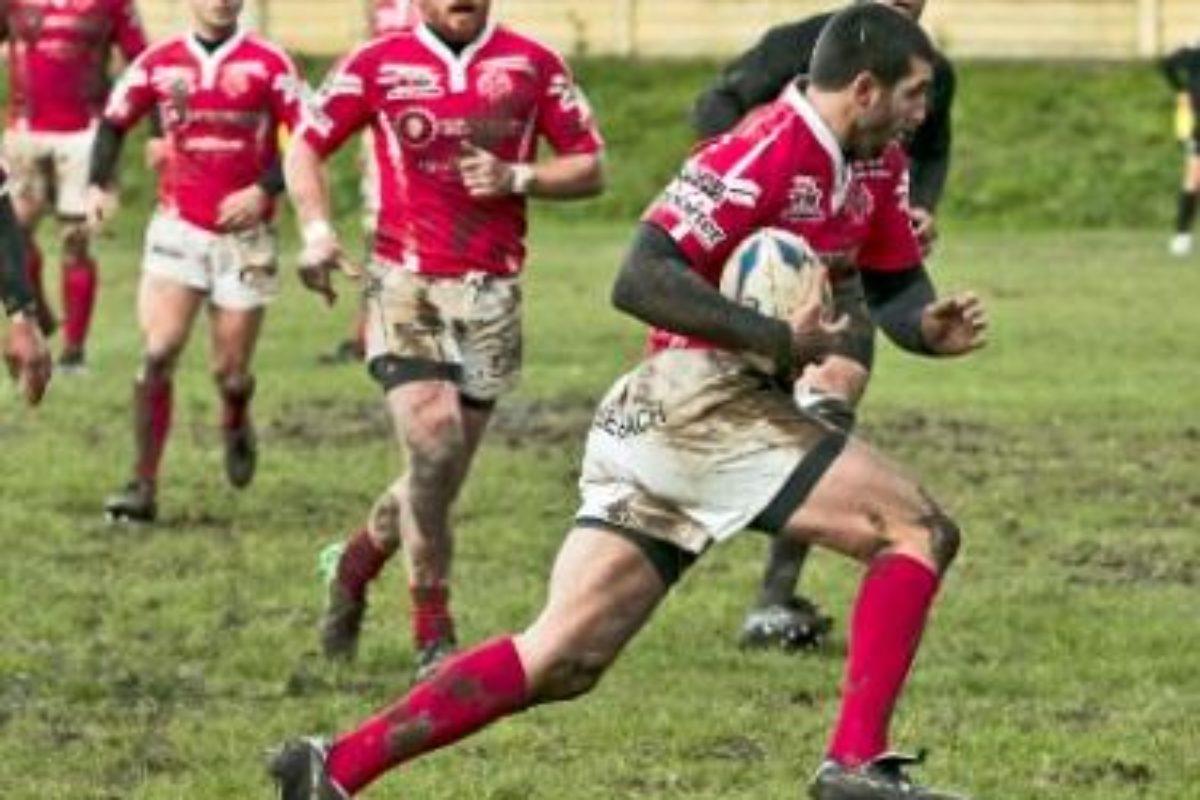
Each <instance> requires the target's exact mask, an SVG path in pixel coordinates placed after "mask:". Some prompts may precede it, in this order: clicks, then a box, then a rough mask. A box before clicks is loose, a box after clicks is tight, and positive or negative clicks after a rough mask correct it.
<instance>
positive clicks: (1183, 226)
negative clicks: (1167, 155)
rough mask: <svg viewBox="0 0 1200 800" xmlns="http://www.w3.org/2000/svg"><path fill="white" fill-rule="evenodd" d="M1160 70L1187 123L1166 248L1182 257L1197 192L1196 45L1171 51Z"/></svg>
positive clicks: (1199, 92) (1199, 106)
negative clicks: (1172, 231)
mask: <svg viewBox="0 0 1200 800" xmlns="http://www.w3.org/2000/svg"><path fill="white" fill-rule="evenodd" d="M1162 68H1163V74H1164V75H1165V76H1166V78H1167V83H1169V84H1170V85H1171V88H1172V89H1174V90H1175V94H1176V95H1177V97H1178V101H1179V106H1180V111H1179V113H1180V115H1181V116H1182V117H1183V118H1184V119H1185V120H1186V121H1187V122H1188V123H1190V124H1187V125H1185V126H1183V127H1185V128H1186V129H1185V130H1183V131H1181V132H1180V133H1181V136H1182V139H1183V143H1184V156H1183V185H1182V186H1181V187H1180V190H1179V210H1178V212H1177V214H1176V216H1175V235H1174V236H1173V237H1171V246H1170V250H1171V255H1173V256H1179V257H1183V256H1187V255H1190V254H1191V252H1192V227H1193V226H1194V225H1195V223H1196V198H1197V195H1198V193H1200V42H1196V43H1195V44H1192V45H1189V46H1186V47H1181V48H1179V49H1178V50H1175V51H1174V52H1172V53H1171V54H1170V55H1168V56H1167V57H1166V58H1164V59H1163V61H1162Z"/></svg>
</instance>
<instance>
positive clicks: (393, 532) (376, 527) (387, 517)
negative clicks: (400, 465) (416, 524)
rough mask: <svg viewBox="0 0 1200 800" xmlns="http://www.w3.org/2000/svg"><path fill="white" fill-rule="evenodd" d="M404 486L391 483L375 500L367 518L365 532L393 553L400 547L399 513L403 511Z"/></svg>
mask: <svg viewBox="0 0 1200 800" xmlns="http://www.w3.org/2000/svg"><path fill="white" fill-rule="evenodd" d="M403 504H404V486H403V484H402V483H401V482H397V483H394V484H392V485H391V486H389V487H388V488H387V490H386V491H385V492H384V493H383V494H381V495H380V496H379V498H378V499H376V501H375V505H373V506H372V507H371V515H370V517H369V518H368V519H367V533H368V535H369V536H370V537H371V538H372V539H373V540H374V541H375V544H376V545H377V546H378V547H379V548H380V549H381V550H383V551H384V552H387V553H393V552H395V551H396V550H397V549H398V548H399V547H400V541H401V540H400V515H401V513H402V512H403V508H404V506H403Z"/></svg>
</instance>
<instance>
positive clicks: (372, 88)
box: [286, 0, 603, 672]
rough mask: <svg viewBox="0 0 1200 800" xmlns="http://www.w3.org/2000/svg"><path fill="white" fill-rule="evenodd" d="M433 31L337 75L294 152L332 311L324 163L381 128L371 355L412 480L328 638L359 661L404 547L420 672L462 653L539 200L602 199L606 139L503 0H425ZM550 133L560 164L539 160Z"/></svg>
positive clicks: (366, 536) (367, 554)
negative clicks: (373, 598) (464, 569)
mask: <svg viewBox="0 0 1200 800" xmlns="http://www.w3.org/2000/svg"><path fill="white" fill-rule="evenodd" d="M417 7H418V9H419V10H420V12H421V16H422V18H423V19H424V23H423V24H421V25H419V26H417V27H416V28H415V29H413V30H411V31H408V32H402V33H398V34H394V35H392V36H386V37H383V38H380V39H377V40H375V41H373V42H370V43H368V44H366V45H363V46H362V47H360V48H359V49H358V50H357V51H355V52H354V53H352V54H351V55H350V56H349V57H347V58H346V59H344V60H343V61H342V63H341V64H340V65H339V66H338V67H337V68H336V69H335V70H334V71H333V72H332V73H331V75H330V76H329V78H328V80H327V81H326V84H325V86H324V87H323V89H322V90H321V92H320V93H319V95H318V99H317V101H316V102H315V103H314V104H313V105H314V107H313V108H312V109H310V114H309V116H308V117H307V118H306V121H305V123H304V125H303V127H302V128H301V130H300V132H299V133H298V134H297V136H296V139H295V141H294V142H293V144H292V147H291V149H290V150H289V152H288V157H287V160H286V165H287V185H288V190H289V192H290V193H291V196H292V199H293V202H294V204H295V205H296V209H297V213H298V214H299V216H300V220H301V223H302V225H303V238H304V242H305V245H304V252H303V254H302V256H301V277H302V278H303V279H304V280H305V283H306V285H307V286H308V287H309V288H311V289H314V290H315V291H319V292H321V293H323V294H325V295H326V296H327V298H328V299H329V300H330V301H332V297H333V294H332V290H331V288H330V284H329V275H330V271H331V270H332V269H334V268H335V264H336V263H337V262H338V260H339V259H340V258H341V254H340V249H339V244H338V239H337V236H336V234H335V233H334V231H333V228H332V227H331V226H330V223H329V222H328V220H329V213H330V211H329V198H328V193H327V191H326V189H325V184H324V180H323V173H322V166H321V162H322V161H323V159H325V158H326V157H327V156H328V155H329V154H330V153H332V152H333V151H334V150H336V149H337V148H338V147H339V146H341V144H342V143H343V142H344V141H345V140H346V139H347V138H348V137H349V136H351V135H352V134H354V133H355V132H357V131H359V130H361V129H363V128H365V127H367V126H370V129H371V133H372V142H373V147H374V150H373V158H374V159H375V161H376V163H377V166H378V168H379V178H380V210H379V215H378V221H377V224H376V227H375V236H374V242H373V253H372V256H371V260H370V265H369V267H368V272H369V282H368V286H367V290H366V292H367V299H366V304H367V309H368V323H367V362H368V369H369V371H370V373H371V375H372V376H373V377H374V378H375V380H376V381H377V382H378V383H379V384H380V386H381V387H382V389H383V390H384V392H385V395H386V403H387V408H388V411H389V413H390V415H391V418H392V421H393V422H394V424H395V429H396V431H397V432H398V439H399V444H400V446H401V447H402V449H403V450H404V451H405V453H406V455H407V465H408V470H407V472H406V473H405V474H404V475H402V476H401V477H400V478H399V479H398V480H396V481H395V482H394V483H393V484H392V485H391V486H390V487H389V488H388V489H387V490H386V491H385V492H383V494H382V495H381V496H380V498H379V499H378V501H377V502H376V504H375V507H374V509H373V510H372V512H371V514H370V516H369V518H368V523H367V525H366V527H364V528H363V529H362V530H360V531H358V532H357V533H356V534H354V535H353V536H352V537H351V538H350V540H349V542H348V543H347V544H346V546H345V548H344V550H343V551H342V552H341V554H340V558H339V560H338V563H337V565H336V570H335V574H334V575H333V576H332V579H331V580H330V584H329V607H328V608H327V611H326V616H325V620H324V623H323V632H322V640H323V645H324V649H325V652H326V653H327V654H328V655H330V656H335V657H336V656H344V657H349V656H351V655H353V653H354V650H355V647H356V644H357V640H358V634H359V630H360V626H361V622H362V617H363V613H364V611H365V608H366V592H367V586H368V584H369V583H370V581H371V580H372V579H374V577H375V576H376V575H377V574H378V573H379V571H380V570H381V569H382V568H383V565H384V563H385V562H386V561H387V560H388V559H389V558H391V557H392V556H393V555H394V554H395V553H396V552H397V550H398V549H399V548H400V545H401V543H402V542H403V545H404V553H405V556H406V559H407V563H408V568H409V582H410V588H411V595H412V603H413V605H412V623H413V638H414V640H415V643H416V647H417V650H418V671H419V672H420V671H421V670H423V669H426V668H428V667H429V666H431V665H432V664H434V663H436V661H437V660H439V659H440V658H442V657H443V656H444V655H445V654H446V653H448V652H450V651H451V650H452V649H453V648H454V646H455V634H454V625H453V621H452V618H451V614H450V608H449V577H450V561H451V550H452V540H451V531H450V524H449V519H448V517H449V511H450V506H451V504H452V503H453V501H454V498H455V497H456V495H457V494H458V491H459V489H460V487H461V486H462V484H463V481H464V480H465V478H466V474H467V471H468V468H469V467H470V464H471V460H472V457H473V456H474V454H475V451H476V448H477V447H478V446H479V442H480V439H481V438H482V436H483V433H484V429H485V427H486V426H487V423H488V420H489V418H490V417H491V414H492V410H493V407H494V405H495V403H496V401H497V399H498V398H499V397H500V396H501V395H502V394H504V393H505V392H507V391H508V390H510V389H511V388H512V387H513V386H514V385H515V383H516V381H517V376H518V372H519V369H520V362H521V318H520V308H521V293H520V286H519V277H520V273H521V269H522V266H523V265H524V262H525V243H524V240H525V228H526V201H527V199H528V198H530V197H535V198H546V199H568V198H576V197H586V196H590V195H594V194H596V193H597V192H599V191H600V189H601V186H602V181H603V174H602V164H601V160H602V149H603V142H602V140H601V138H600V134H599V132H598V130H597V129H596V126H595V123H594V122H593V120H592V116H591V113H590V111H589V108H588V105H587V102H586V100H585V99H584V98H583V96H582V94H581V93H580V91H579V90H578V89H577V87H576V85H575V83H574V81H573V79H572V77H571V74H570V72H569V70H568V69H567V67H566V65H565V64H564V63H563V61H562V60H561V59H560V58H559V56H558V55H556V54H555V53H553V52H552V51H550V50H548V49H547V48H545V47H543V46H541V45H539V44H537V43H535V42H533V41H532V40H530V39H528V38H526V37H524V36H522V35H520V34H518V33H516V32H515V31H512V30H510V29H509V28H507V27H505V26H503V25H498V24H495V23H493V22H490V21H489V11H490V2H489V0H418V2H417ZM539 138H544V139H545V140H547V142H548V143H549V144H550V146H551V147H552V148H553V150H554V151H555V155H554V156H552V157H550V158H548V159H546V160H543V161H538V160H537V145H538V140H539Z"/></svg>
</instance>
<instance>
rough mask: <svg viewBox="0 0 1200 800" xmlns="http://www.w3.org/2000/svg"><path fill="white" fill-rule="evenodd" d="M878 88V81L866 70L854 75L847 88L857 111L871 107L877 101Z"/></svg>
mask: <svg viewBox="0 0 1200 800" xmlns="http://www.w3.org/2000/svg"><path fill="white" fill-rule="evenodd" d="M880 88H881V87H880V85H879V80H878V79H877V78H876V77H875V76H874V75H872V74H871V73H870V72H868V71H867V70H863V71H862V72H860V73H858V74H857V75H855V76H854V80H852V81H850V85H849V87H847V89H848V91H849V92H850V97H851V98H852V99H853V100H854V105H855V107H857V108H859V109H867V108H870V107H871V106H873V105H874V104H875V102H876V101H877V100H878V96H879V91H880Z"/></svg>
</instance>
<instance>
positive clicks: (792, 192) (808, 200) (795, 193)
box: [783, 175, 825, 222]
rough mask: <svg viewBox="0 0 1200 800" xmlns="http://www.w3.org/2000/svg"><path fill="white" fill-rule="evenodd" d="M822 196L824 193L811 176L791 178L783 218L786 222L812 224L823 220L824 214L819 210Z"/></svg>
mask: <svg viewBox="0 0 1200 800" xmlns="http://www.w3.org/2000/svg"><path fill="white" fill-rule="evenodd" d="M824 196H825V193H824V192H823V191H821V187H820V185H818V183H817V179H816V178H814V177H813V176H812V175H797V176H796V177H794V178H792V185H791V186H790V187H789V188H788V199H787V206H786V207H785V208H784V210H783V218H784V219H785V220H787V221H788V222H813V221H816V220H820V219H824V218H825V212H824V211H823V210H822V209H821V200H822V199H823V198H824Z"/></svg>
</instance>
